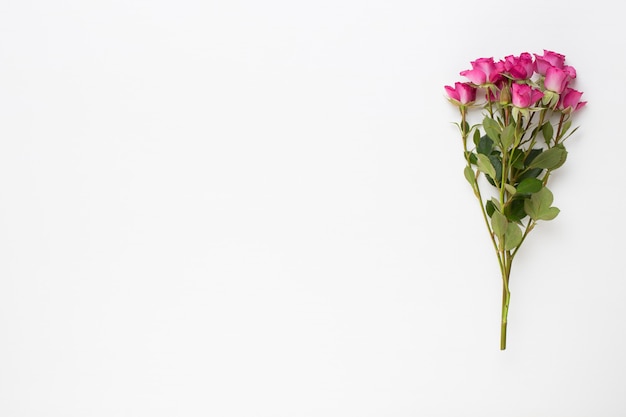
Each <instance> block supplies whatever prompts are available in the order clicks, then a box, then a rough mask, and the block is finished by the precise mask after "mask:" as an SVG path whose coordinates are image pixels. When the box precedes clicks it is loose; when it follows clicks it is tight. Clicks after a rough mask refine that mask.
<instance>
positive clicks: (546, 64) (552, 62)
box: [535, 49, 565, 75]
mask: <svg viewBox="0 0 626 417" xmlns="http://www.w3.org/2000/svg"><path fill="white" fill-rule="evenodd" d="M564 66H565V55H562V54H558V53H556V52H552V51H547V50H545V49H544V50H543V55H537V54H535V71H537V73H539V74H541V75H546V71H547V70H548V68H550V67H557V68H561V69H563V67H564Z"/></svg>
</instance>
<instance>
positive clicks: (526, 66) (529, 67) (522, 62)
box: [504, 52, 535, 80]
mask: <svg viewBox="0 0 626 417" xmlns="http://www.w3.org/2000/svg"><path fill="white" fill-rule="evenodd" d="M504 69H505V70H506V71H507V72H508V73H509V74H510V75H511V77H513V78H515V79H516V80H527V79H529V78H530V77H532V76H533V74H534V72H535V64H534V62H533V57H532V55H530V54H529V53H528V52H523V53H522V54H520V56H513V55H509V56H506V57H505V58H504Z"/></svg>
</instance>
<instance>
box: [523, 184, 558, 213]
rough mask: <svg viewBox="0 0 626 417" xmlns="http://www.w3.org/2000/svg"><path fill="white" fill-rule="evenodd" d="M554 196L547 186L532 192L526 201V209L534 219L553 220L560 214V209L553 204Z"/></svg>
mask: <svg viewBox="0 0 626 417" xmlns="http://www.w3.org/2000/svg"><path fill="white" fill-rule="evenodd" d="M553 200H554V197H553V195H552V192H551V191H550V190H548V188H547V187H543V188H542V189H541V190H539V191H538V192H536V193H534V194H532V195H531V196H530V198H529V199H527V200H526V201H525V202H524V210H525V211H526V213H528V215H529V216H530V218H531V219H533V220H552V219H554V218H555V217H556V216H557V215H558V214H559V209H558V208H556V207H551V206H552V201H553Z"/></svg>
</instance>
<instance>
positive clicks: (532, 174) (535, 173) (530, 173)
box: [517, 168, 543, 182]
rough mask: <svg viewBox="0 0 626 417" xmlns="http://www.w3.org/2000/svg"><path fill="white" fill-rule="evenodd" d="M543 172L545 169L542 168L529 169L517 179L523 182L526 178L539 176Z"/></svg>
mask: <svg viewBox="0 0 626 417" xmlns="http://www.w3.org/2000/svg"><path fill="white" fill-rule="evenodd" d="M542 172H543V169H541V168H533V169H529V170H528V171H526V172H524V173H523V174H522V175H520V176H519V177H518V178H517V179H518V180H519V181H520V182H521V181H524V180H525V179H526V178H537V177H538V176H539V175H540V174H541V173H542Z"/></svg>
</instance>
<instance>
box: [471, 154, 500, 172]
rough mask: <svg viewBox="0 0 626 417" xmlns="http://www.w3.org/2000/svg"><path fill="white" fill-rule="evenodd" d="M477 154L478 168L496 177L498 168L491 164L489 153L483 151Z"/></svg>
mask: <svg viewBox="0 0 626 417" xmlns="http://www.w3.org/2000/svg"><path fill="white" fill-rule="evenodd" d="M476 156H477V157H478V169H479V170H480V171H482V172H484V173H485V174H487V175H489V176H490V177H491V178H495V177H496V169H495V168H494V167H493V165H492V164H491V161H490V160H489V157H488V156H487V155H483V154H482V153H479V154H478V155H476Z"/></svg>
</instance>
